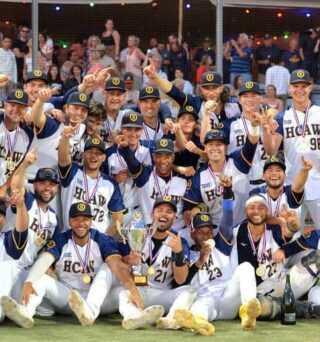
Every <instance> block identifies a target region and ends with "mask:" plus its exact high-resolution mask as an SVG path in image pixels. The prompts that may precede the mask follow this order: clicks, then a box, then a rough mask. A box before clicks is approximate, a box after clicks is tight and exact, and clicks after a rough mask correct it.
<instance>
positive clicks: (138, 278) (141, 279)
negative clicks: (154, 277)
mask: <svg viewBox="0 0 320 342" xmlns="http://www.w3.org/2000/svg"><path fill="white" fill-rule="evenodd" d="M133 281H134V283H135V284H136V286H147V285H148V278H147V276H145V275H136V274H134V275H133Z"/></svg>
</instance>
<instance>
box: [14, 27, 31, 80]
mask: <svg viewBox="0 0 320 342" xmlns="http://www.w3.org/2000/svg"><path fill="white" fill-rule="evenodd" d="M29 32H30V29H29V27H28V26H26V25H22V26H21V27H20V29H19V34H18V37H17V39H16V40H15V41H14V42H13V52H14V54H15V56H16V61H17V75H18V82H19V83H23V66H24V56H25V55H26V54H27V53H28V46H27V42H28V38H29Z"/></svg>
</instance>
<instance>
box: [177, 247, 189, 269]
mask: <svg viewBox="0 0 320 342" xmlns="http://www.w3.org/2000/svg"><path fill="white" fill-rule="evenodd" d="M175 254H176V258H175V264H176V266H177V267H183V266H184V265H185V264H186V259H185V257H184V254H183V250H182V251H181V252H179V253H175Z"/></svg>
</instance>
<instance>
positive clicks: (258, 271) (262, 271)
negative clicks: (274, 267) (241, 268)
mask: <svg viewBox="0 0 320 342" xmlns="http://www.w3.org/2000/svg"><path fill="white" fill-rule="evenodd" d="M265 274H266V269H265V268H264V267H262V266H259V267H258V268H257V269H256V275H257V276H258V277H263V276H264V275H265Z"/></svg>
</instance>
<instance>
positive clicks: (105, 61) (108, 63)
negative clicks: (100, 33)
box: [97, 44, 117, 68]
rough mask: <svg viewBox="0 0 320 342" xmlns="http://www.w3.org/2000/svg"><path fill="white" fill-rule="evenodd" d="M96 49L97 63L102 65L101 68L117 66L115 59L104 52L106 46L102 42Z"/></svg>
mask: <svg viewBox="0 0 320 342" xmlns="http://www.w3.org/2000/svg"><path fill="white" fill-rule="evenodd" d="M97 51H98V52H99V54H100V59H99V63H100V64H101V65H102V66H103V68H108V67H114V68H116V67H117V65H116V63H115V61H114V60H113V59H112V58H111V57H109V56H108V55H107V54H106V48H105V46H104V45H103V44H100V45H98V46H97Z"/></svg>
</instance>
